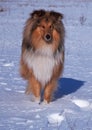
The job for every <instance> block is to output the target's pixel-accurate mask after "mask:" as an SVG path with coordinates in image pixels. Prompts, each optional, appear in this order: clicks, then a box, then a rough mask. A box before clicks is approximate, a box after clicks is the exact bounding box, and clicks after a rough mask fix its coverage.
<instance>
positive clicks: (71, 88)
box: [54, 78, 85, 100]
mask: <svg viewBox="0 0 92 130" xmlns="http://www.w3.org/2000/svg"><path fill="white" fill-rule="evenodd" d="M84 83H85V81H80V80H76V79H72V78H60V79H59V81H58V89H57V91H56V92H55V95H54V98H55V100H57V99H59V98H61V97H63V96H64V95H68V94H71V93H74V92H76V91H77V90H78V89H79V88H80V87H82V86H83V85H84Z"/></svg>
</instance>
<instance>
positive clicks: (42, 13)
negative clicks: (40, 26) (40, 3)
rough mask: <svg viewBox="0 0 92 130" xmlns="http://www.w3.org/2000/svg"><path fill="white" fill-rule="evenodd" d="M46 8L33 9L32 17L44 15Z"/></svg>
mask: <svg viewBox="0 0 92 130" xmlns="http://www.w3.org/2000/svg"><path fill="white" fill-rule="evenodd" d="M45 13H46V12H45V10H35V11H33V13H31V17H32V18H40V17H43V16H44V15H45Z"/></svg>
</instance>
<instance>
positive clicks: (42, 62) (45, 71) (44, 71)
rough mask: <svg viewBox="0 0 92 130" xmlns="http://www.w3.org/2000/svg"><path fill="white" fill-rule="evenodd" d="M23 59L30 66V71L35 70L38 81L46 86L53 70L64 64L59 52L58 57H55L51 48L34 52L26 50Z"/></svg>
mask: <svg viewBox="0 0 92 130" xmlns="http://www.w3.org/2000/svg"><path fill="white" fill-rule="evenodd" d="M23 59H24V61H25V62H26V64H27V65H28V67H29V69H30V68H31V69H32V70H33V73H34V75H35V77H36V79H37V80H38V81H39V82H40V83H41V84H42V85H43V86H44V85H45V84H46V83H47V82H48V81H50V79H51V76H52V74H53V68H54V66H55V65H57V64H58V62H60V61H61V62H62V55H61V54H60V53H59V52H57V54H56V56H55V57H54V56H53V51H52V49H51V48H50V47H47V48H46V47H45V48H42V49H38V50H37V51H35V52H33V50H32V49H31V50H30V51H28V50H26V51H25V53H24V55H23Z"/></svg>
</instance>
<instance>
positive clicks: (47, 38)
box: [44, 33, 51, 42]
mask: <svg viewBox="0 0 92 130" xmlns="http://www.w3.org/2000/svg"><path fill="white" fill-rule="evenodd" d="M44 39H45V41H47V42H50V41H51V35H50V34H49V33H48V34H46V35H45V36H44Z"/></svg>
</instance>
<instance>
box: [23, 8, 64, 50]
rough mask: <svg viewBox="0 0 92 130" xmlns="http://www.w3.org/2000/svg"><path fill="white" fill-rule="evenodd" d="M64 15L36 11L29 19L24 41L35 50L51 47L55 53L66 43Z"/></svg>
mask: <svg viewBox="0 0 92 130" xmlns="http://www.w3.org/2000/svg"><path fill="white" fill-rule="evenodd" d="M62 19H63V15H62V14H61V13H58V12H54V11H45V10H36V11H34V12H33V13H32V14H31V17H30V18H29V19H28V21H27V23H26V26H25V30H24V40H25V41H26V44H28V45H29V46H30V47H31V46H32V47H33V48H34V50H36V49H39V48H41V47H47V46H48V47H51V48H52V50H53V51H54V52H55V51H56V50H57V49H60V48H61V46H62V45H63V42H64V26H63V23H62Z"/></svg>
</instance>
